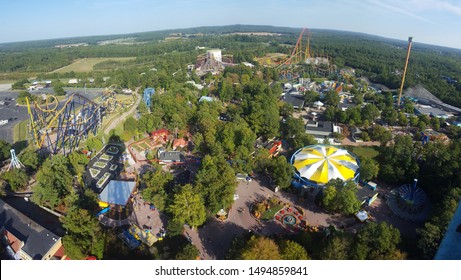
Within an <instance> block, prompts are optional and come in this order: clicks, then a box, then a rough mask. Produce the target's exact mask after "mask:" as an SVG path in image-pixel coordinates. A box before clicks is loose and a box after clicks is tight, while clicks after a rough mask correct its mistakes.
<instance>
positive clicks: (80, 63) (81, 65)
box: [51, 57, 135, 73]
mask: <svg viewBox="0 0 461 280" xmlns="http://www.w3.org/2000/svg"><path fill="white" fill-rule="evenodd" d="M133 59H135V57H97V58H94V57H92V58H83V59H79V60H77V61H75V62H74V63H72V64H70V65H67V66H64V67H61V68H59V69H56V70H54V71H52V72H51V73H66V72H71V71H74V72H75V73H79V72H90V71H93V66H95V65H96V64H98V63H99V62H103V61H108V60H114V61H128V60H133Z"/></svg>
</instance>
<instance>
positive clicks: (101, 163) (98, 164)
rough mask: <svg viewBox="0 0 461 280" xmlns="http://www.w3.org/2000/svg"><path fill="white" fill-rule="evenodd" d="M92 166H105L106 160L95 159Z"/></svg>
mask: <svg viewBox="0 0 461 280" xmlns="http://www.w3.org/2000/svg"><path fill="white" fill-rule="evenodd" d="M93 166H96V167H98V168H105V167H106V166H107V163H106V162H102V161H97V162H95V163H94V164H93Z"/></svg>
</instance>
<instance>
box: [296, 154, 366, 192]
mask: <svg viewBox="0 0 461 280" xmlns="http://www.w3.org/2000/svg"><path fill="white" fill-rule="evenodd" d="M292 160H293V162H292V164H293V166H294V167H295V168H296V170H297V171H298V172H299V175H300V176H301V177H303V178H306V179H308V180H310V181H314V182H316V183H318V184H326V183H327V182H328V181H330V180H331V179H336V178H339V179H343V180H344V181H347V180H349V179H352V178H354V176H355V173H356V171H357V169H358V168H359V164H358V162H357V159H356V158H355V157H354V156H353V155H352V154H351V153H349V151H347V150H344V149H339V148H337V147H334V146H323V145H315V146H309V147H305V148H303V149H301V150H300V151H298V152H297V153H296V154H295V155H294V156H293V159H292Z"/></svg>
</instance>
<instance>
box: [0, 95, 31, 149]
mask: <svg viewBox="0 0 461 280" xmlns="http://www.w3.org/2000/svg"><path fill="white" fill-rule="evenodd" d="M18 95H19V93H18V92H12V91H2V92H0V101H2V102H4V104H3V105H0V121H1V120H8V123H6V124H3V125H0V139H1V140H5V141H7V142H9V143H11V144H13V140H14V139H13V129H14V126H15V125H16V124H17V123H19V122H20V121H23V120H26V119H27V118H28V114H27V107H26V106H18V107H16V98H18Z"/></svg>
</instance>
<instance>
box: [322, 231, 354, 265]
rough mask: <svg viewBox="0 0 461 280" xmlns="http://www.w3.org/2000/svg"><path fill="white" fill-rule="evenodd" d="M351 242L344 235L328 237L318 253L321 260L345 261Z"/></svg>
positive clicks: (347, 257)
mask: <svg viewBox="0 0 461 280" xmlns="http://www.w3.org/2000/svg"><path fill="white" fill-rule="evenodd" d="M350 246H351V240H350V238H348V236H347V235H345V234H334V235H330V236H329V237H328V238H327V239H326V241H325V244H324V245H323V247H322V251H321V252H320V259H322V260H347V259H349V248H350Z"/></svg>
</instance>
